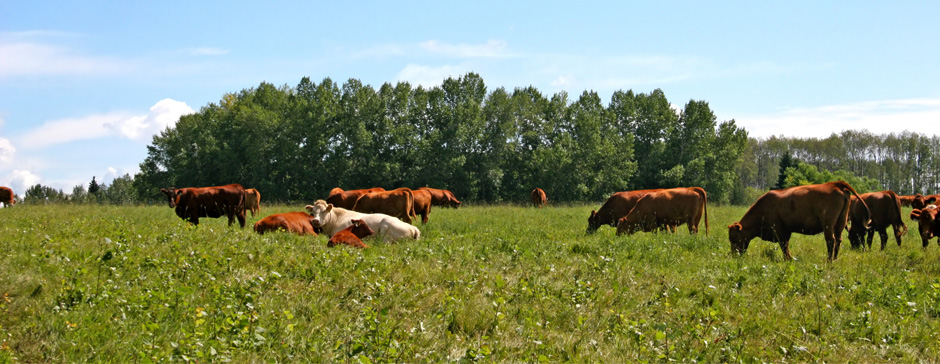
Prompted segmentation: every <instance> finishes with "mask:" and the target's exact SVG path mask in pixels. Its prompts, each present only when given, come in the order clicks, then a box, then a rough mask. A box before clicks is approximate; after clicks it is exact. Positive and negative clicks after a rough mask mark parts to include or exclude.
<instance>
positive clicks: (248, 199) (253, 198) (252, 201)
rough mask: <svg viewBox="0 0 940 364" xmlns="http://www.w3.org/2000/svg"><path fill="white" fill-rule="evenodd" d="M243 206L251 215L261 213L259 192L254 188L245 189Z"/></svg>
mask: <svg viewBox="0 0 940 364" xmlns="http://www.w3.org/2000/svg"><path fill="white" fill-rule="evenodd" d="M245 208H246V209H248V211H251V217H252V218H254V217H255V215H256V214H260V213H261V192H258V190H256V189H254V188H249V189H247V190H245Z"/></svg>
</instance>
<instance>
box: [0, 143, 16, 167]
mask: <svg viewBox="0 0 940 364" xmlns="http://www.w3.org/2000/svg"><path fill="white" fill-rule="evenodd" d="M15 156H16V147H14V146H13V143H11V142H10V140H9V139H7V138H2V137H0V167H4V166H7V165H9V164H10V162H12V161H13V158H14V157H15Z"/></svg>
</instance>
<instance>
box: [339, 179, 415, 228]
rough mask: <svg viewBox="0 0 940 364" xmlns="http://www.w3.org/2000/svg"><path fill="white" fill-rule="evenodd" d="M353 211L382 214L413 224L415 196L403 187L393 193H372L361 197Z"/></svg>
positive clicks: (392, 191)
mask: <svg viewBox="0 0 940 364" xmlns="http://www.w3.org/2000/svg"><path fill="white" fill-rule="evenodd" d="M353 210H355V211H358V212H362V213H366V214H371V213H382V214H386V215H391V216H395V217H398V218H401V219H402V220H404V221H405V222H408V223H410V222H411V216H412V215H413V214H414V195H413V194H412V192H411V189H410V188H406V187H402V188H397V189H394V190H391V191H383V192H371V193H367V194H365V195H362V196H360V197H359V199H357V200H356V204H355V205H353Z"/></svg>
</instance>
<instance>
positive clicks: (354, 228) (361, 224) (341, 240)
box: [326, 220, 375, 249]
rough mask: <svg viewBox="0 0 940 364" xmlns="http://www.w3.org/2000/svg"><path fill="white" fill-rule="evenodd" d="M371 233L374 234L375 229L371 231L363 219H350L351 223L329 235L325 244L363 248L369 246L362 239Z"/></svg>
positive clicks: (328, 245)
mask: <svg viewBox="0 0 940 364" xmlns="http://www.w3.org/2000/svg"><path fill="white" fill-rule="evenodd" d="M372 234H375V231H372V229H371V228H369V225H368V224H366V223H365V221H362V220H352V225H349V226H347V227H346V228H345V229H343V230H340V231H338V232H337V233H336V234H333V236H331V237H330V241H328V242H327V243H326V246H327V247H328V248H332V247H334V246H337V245H339V244H346V245H349V246H351V247H354V248H360V249H365V248H368V247H369V246H368V245H366V243H363V242H362V239H363V238H365V237H367V236H369V235H372Z"/></svg>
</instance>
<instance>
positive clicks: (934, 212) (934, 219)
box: [911, 204, 940, 249]
mask: <svg viewBox="0 0 940 364" xmlns="http://www.w3.org/2000/svg"><path fill="white" fill-rule="evenodd" d="M911 220H914V221H917V229H918V230H919V232H920V239H921V241H922V242H923V243H924V249H927V245H929V244H930V239H933V238H934V237H937V236H940V209H938V208H937V205H932V204H931V205H927V207H924V208H922V209H914V210H913V211H911ZM937 243H938V244H940V241H937Z"/></svg>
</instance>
